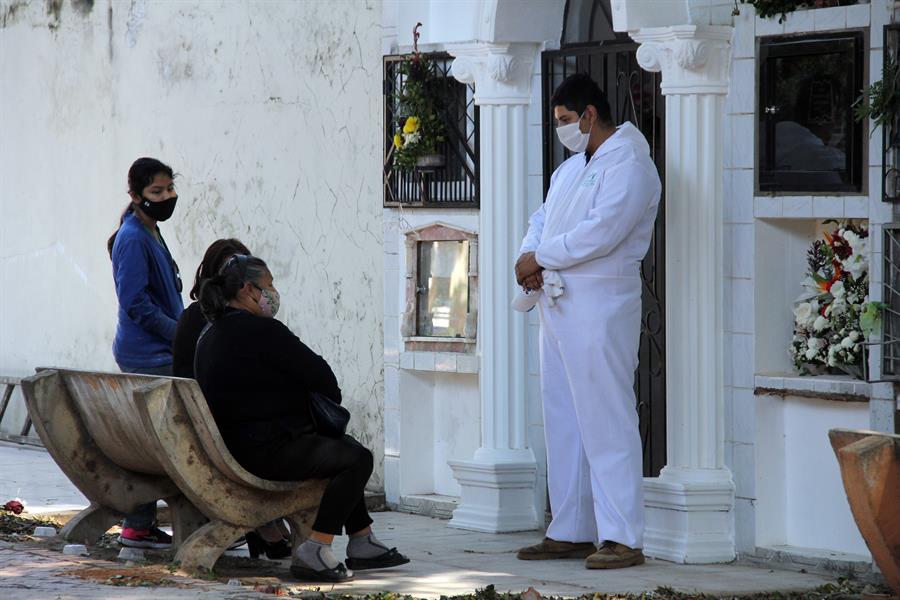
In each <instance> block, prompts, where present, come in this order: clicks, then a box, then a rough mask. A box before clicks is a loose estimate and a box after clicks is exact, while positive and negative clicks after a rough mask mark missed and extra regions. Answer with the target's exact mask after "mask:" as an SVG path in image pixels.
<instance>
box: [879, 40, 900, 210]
mask: <svg viewBox="0 0 900 600" xmlns="http://www.w3.org/2000/svg"><path fill="white" fill-rule="evenodd" d="M890 61H893V63H894V64H895V65H898V64H900V24H893V25H886V26H885V27H884V65H885V66H887V65H888V64H889V62H890ZM894 75H895V77H896V78H897V79H898V80H897V81H894V89H895V90H898V92H900V69H897V70H896V71H895V72H894ZM884 83H885V85H887V84H888V82H884ZM881 136H882V140H881V147H882V157H881V183H882V187H881V199H882V201H884V202H900V112H898V113H896V114H894V118H893V119H891V121H890V122H889V123H888V124H887V125H886V126H885V127H882V128H881Z"/></svg>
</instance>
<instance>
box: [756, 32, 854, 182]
mask: <svg viewBox="0 0 900 600" xmlns="http://www.w3.org/2000/svg"><path fill="white" fill-rule="evenodd" d="M863 48H864V45H863V35H862V33H861V32H840V33H834V34H824V35H814V36H802V37H773V38H763V39H762V40H761V41H760V60H759V106H758V118H759V121H758V123H759V132H758V139H759V152H758V157H759V158H758V160H759V162H758V174H759V191H760V192H792V193H797V192H846V193H853V192H862V189H863V188H862V182H863V177H862V173H863V139H864V129H863V127H862V125H861V124H860V123H857V122H856V121H855V120H854V118H853V109H852V105H853V102H854V101H855V100H856V97H857V96H858V95H859V90H861V89H862V88H863V68H864V65H865V60H864V56H863Z"/></svg>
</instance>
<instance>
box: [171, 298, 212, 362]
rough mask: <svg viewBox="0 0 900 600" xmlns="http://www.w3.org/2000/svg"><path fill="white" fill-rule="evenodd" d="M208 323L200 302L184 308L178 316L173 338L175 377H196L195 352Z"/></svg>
mask: <svg viewBox="0 0 900 600" xmlns="http://www.w3.org/2000/svg"><path fill="white" fill-rule="evenodd" d="M206 323H207V321H206V317H204V316H203V311H202V310H200V303H199V302H194V303H193V304H191V305H190V306H188V307H187V308H186V309H184V312H183V313H181V316H180V317H179V318H178V326H177V327H176V328H175V339H174V340H172V374H173V375H174V376H175V377H186V378H188V379H193V378H194V353H195V352H196V350H197V340H198V339H199V338H200V333H201V332H202V331H203V328H204V327H206Z"/></svg>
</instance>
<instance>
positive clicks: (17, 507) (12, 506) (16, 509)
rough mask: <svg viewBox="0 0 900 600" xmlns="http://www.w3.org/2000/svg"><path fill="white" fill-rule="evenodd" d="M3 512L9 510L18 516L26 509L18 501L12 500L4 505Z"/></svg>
mask: <svg viewBox="0 0 900 600" xmlns="http://www.w3.org/2000/svg"><path fill="white" fill-rule="evenodd" d="M3 510H8V511H9V512H11V513H12V514H14V515H18V514H20V513H21V512H22V511H23V510H25V507H24V506H23V505H22V503H21V502H19V501H18V500H10V501H9V502H7V503H6V504H4V505H3Z"/></svg>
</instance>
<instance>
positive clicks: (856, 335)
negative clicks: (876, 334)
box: [850, 331, 862, 342]
mask: <svg viewBox="0 0 900 600" xmlns="http://www.w3.org/2000/svg"><path fill="white" fill-rule="evenodd" d="M861 337H862V334H861V333H860V332H858V331H851V332H850V339H851V340H852V341H854V342H855V341H857V340H859V338H861Z"/></svg>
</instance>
